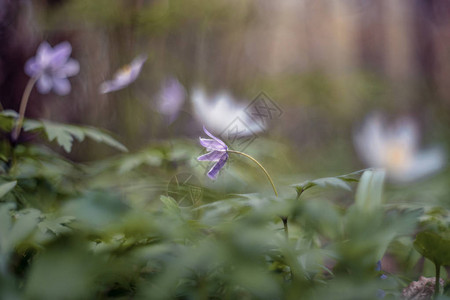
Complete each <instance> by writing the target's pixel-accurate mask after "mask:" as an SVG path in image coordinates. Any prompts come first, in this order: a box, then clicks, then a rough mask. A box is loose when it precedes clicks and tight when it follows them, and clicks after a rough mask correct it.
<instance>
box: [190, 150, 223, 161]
mask: <svg viewBox="0 0 450 300" xmlns="http://www.w3.org/2000/svg"><path fill="white" fill-rule="evenodd" d="M224 155H227V153H226V152H222V151H211V152H209V153H206V154H203V155H201V156H199V157H197V160H199V161H218V160H220V159H221V158H222V157H223V156H224Z"/></svg>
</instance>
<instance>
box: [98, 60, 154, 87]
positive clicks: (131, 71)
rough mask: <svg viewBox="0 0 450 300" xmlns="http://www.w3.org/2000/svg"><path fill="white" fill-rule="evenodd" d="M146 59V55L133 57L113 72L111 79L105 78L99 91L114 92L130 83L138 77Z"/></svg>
mask: <svg viewBox="0 0 450 300" xmlns="http://www.w3.org/2000/svg"><path fill="white" fill-rule="evenodd" d="M146 60H147V57H146V56H145V55H140V56H138V57H136V58H135V59H133V61H132V62H131V63H130V64H129V65H126V66H124V67H122V68H121V69H120V70H118V71H117V72H116V74H114V79H113V80H107V81H105V82H103V83H102V84H101V85H100V89H99V91H100V93H101V94H105V93H109V92H114V91H117V90H121V89H123V88H125V87H127V86H128V85H130V84H131V83H132V82H133V81H135V80H136V79H137V78H138V76H139V73H141V69H142V65H143V64H144V62H145V61H146Z"/></svg>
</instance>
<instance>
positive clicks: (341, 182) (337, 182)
mask: <svg viewBox="0 0 450 300" xmlns="http://www.w3.org/2000/svg"><path fill="white" fill-rule="evenodd" d="M364 171H365V170H360V171H356V172H353V173H350V174H345V175H339V176H335V177H325V178H319V179H314V180H306V181H304V182H302V183H297V184H293V185H291V186H293V187H295V188H296V189H297V191H298V192H299V193H302V192H304V191H306V190H307V189H309V188H312V187H315V186H319V187H334V188H340V189H344V190H347V191H351V187H350V185H349V184H348V183H349V182H358V177H359V175H360V174H361V173H362V172H364Z"/></svg>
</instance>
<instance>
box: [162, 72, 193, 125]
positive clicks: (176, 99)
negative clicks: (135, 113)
mask: <svg viewBox="0 0 450 300" xmlns="http://www.w3.org/2000/svg"><path fill="white" fill-rule="evenodd" d="M185 98H186V90H185V89H184V87H183V86H182V85H181V84H180V83H179V82H178V80H176V79H175V78H169V79H168V80H166V81H165V82H164V85H163V87H162V89H161V92H160V94H159V98H158V111H159V112H160V113H161V114H162V115H164V116H166V117H167V118H168V121H169V123H172V122H173V121H175V119H176V118H177V117H178V114H179V113H180V110H181V107H182V106H183V104H184V100H185Z"/></svg>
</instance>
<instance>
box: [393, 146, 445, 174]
mask: <svg viewBox="0 0 450 300" xmlns="http://www.w3.org/2000/svg"><path fill="white" fill-rule="evenodd" d="M444 166H445V154H444V151H443V149H442V148H433V149H430V150H426V151H422V152H421V153H418V154H416V156H415V157H414V161H413V163H412V164H411V167H410V168H409V169H407V170H405V172H402V173H400V174H393V177H394V179H395V180H397V181H399V182H410V181H414V180H418V179H421V178H424V177H426V176H429V175H432V174H434V173H436V172H437V171H439V170H440V169H442V167H444Z"/></svg>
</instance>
